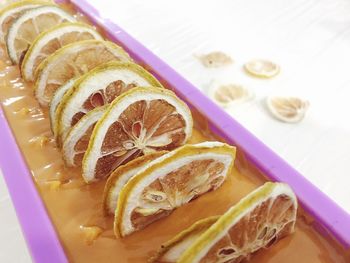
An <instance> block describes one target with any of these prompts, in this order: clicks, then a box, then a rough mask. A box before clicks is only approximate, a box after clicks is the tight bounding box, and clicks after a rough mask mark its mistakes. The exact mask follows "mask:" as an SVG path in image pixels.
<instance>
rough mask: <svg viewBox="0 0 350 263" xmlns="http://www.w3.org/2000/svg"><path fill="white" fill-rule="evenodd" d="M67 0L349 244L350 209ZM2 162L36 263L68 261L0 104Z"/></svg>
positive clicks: (119, 33)
mask: <svg viewBox="0 0 350 263" xmlns="http://www.w3.org/2000/svg"><path fill="white" fill-rule="evenodd" d="M57 2H64V1H57ZM70 2H71V3H72V4H73V5H74V6H75V7H76V8H77V10H78V11H80V12H82V13H83V14H84V15H86V16H87V17H88V18H89V19H90V20H91V22H92V23H94V24H95V25H96V26H98V27H101V28H102V29H104V31H105V33H106V35H107V37H108V38H109V39H110V40H112V41H115V42H116V43H118V44H119V45H121V46H122V47H123V48H124V49H125V50H126V51H127V52H129V54H130V56H131V57H133V59H134V60H135V61H136V62H138V63H139V64H141V65H143V66H146V67H147V69H148V70H150V71H151V72H152V73H153V74H154V75H155V76H156V77H157V78H158V79H159V80H160V81H162V82H163V83H167V84H168V85H169V86H170V87H171V88H172V89H173V90H174V91H175V92H176V94H177V95H178V96H179V97H180V98H182V99H183V100H184V101H185V102H186V103H187V104H188V105H189V106H190V107H191V108H192V109H195V110H196V111H198V112H200V114H202V115H203V116H205V118H206V119H207V121H208V124H209V129H210V130H211V131H213V133H214V134H216V135H218V136H219V137H221V138H223V139H225V140H226V141H227V142H228V143H230V144H233V145H236V146H237V147H238V149H239V152H240V153H241V154H244V156H245V158H247V160H248V161H249V162H250V163H252V164H253V165H254V166H255V167H256V168H257V169H258V170H260V171H261V172H262V173H263V174H264V175H266V176H267V177H268V178H269V180H271V181H280V182H286V183H288V184H289V185H290V186H291V187H292V188H293V189H294V191H295V193H296V194H297V196H298V199H299V202H300V203H301V205H302V206H303V208H304V209H305V210H306V211H307V212H308V213H309V214H310V215H311V216H313V217H314V218H315V219H316V221H317V226H318V230H319V231H321V232H323V234H324V235H329V234H330V235H331V236H333V237H334V238H336V239H337V240H338V241H339V242H340V243H341V244H342V245H344V246H345V247H346V248H350V232H349V231H346V230H350V215H349V214H347V213H346V212H345V211H344V210H343V209H341V208H340V207H339V206H337V204H335V203H334V202H333V201H332V200H331V199H329V198H328V197H327V196H326V195H325V194H323V193H322V192H321V191H319V190H318V189H317V188H316V187H315V186H314V185H313V184H311V183H310V182H309V181H308V180H306V179H305V178H304V177H303V176H302V175H301V174H299V173H298V172H297V171H296V170H295V169H293V168H292V167H291V166H289V165H288V164H287V163H286V162H285V161H284V160H282V159H281V158H280V157H279V156H277V155H276V154H275V153H274V152H273V151H272V150H270V149H269V148H268V147H267V146H265V145H264V144H263V143H262V142H261V141H259V140H258V139H257V138H256V137H254V136H253V135H252V134H251V133H250V132H249V131H247V130H246V129H245V128H244V127H242V126H241V125H240V124H239V123H237V122H236V121H235V120H234V119H232V117H230V116H229V115H228V114H227V113H225V112H224V111H223V110H222V109H220V108H219V107H218V106H217V105H216V104H214V103H213V102H212V101H211V100H210V99H208V98H207V97H206V96H205V95H203V94H202V93H201V92H200V91H199V90H198V89H197V88H195V87H194V86H193V85H192V84H191V83H189V82H188V81H187V80H185V79H184V78H182V77H181V76H180V75H179V74H178V73H177V72H175V71H174V70H173V69H172V68H171V67H169V66H168V65H167V64H166V63H164V62H163V61H162V60H161V59H159V58H158V57H157V56H155V55H154V54H153V53H152V52H151V51H149V50H148V49H147V48H145V47H144V46H143V45H142V44H141V43H139V42H138V41H137V40H135V39H134V38H133V37H131V36H130V35H129V34H128V33H126V32H125V31H124V30H123V29H121V28H120V27H119V26H118V25H116V24H114V23H113V22H112V21H110V20H109V19H104V18H102V17H101V15H100V14H99V12H98V11H97V10H96V9H94V7H93V6H91V5H90V4H89V3H88V2H87V1H86V0H71V1H70ZM0 167H1V169H2V171H3V174H4V177H5V181H6V183H7V186H8V189H9V192H10V195H11V198H12V201H13V204H14V206H15V209H16V212H17V216H18V218H19V221H20V224H21V227H22V231H23V233H24V236H25V239H26V241H27V244H28V247H29V249H30V252H31V255H32V258H33V260H34V261H35V262H37V263H46V262H51V263H55V262H60V263H61V262H68V260H67V258H66V255H65V252H64V249H63V247H62V245H61V243H60V241H59V238H58V235H57V233H56V231H55V228H54V226H53V224H52V222H51V220H50V217H49V215H48V214H47V212H46V208H45V205H44V203H43V201H42V199H41V197H40V195H39V193H38V191H37V188H36V186H35V183H34V181H33V179H32V174H31V173H30V171H29V169H28V167H27V164H26V162H25V160H24V158H23V156H22V153H21V151H20V149H19V147H18V145H17V144H16V140H15V138H14V136H13V134H12V131H11V128H10V126H9V124H8V122H7V120H6V117H5V115H4V112H3V110H2V109H1V107H0Z"/></svg>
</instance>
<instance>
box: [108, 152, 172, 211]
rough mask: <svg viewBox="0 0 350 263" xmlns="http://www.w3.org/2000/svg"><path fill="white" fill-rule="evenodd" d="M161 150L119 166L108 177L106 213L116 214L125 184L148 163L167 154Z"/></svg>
mask: <svg viewBox="0 0 350 263" xmlns="http://www.w3.org/2000/svg"><path fill="white" fill-rule="evenodd" d="M165 153H166V151H159V152H154V153H150V154H147V155H143V156H140V157H138V158H136V159H134V160H132V161H130V162H128V163H127V164H125V165H122V166H119V167H118V168H117V169H116V170H115V171H113V173H112V174H111V176H110V177H109V178H108V180H107V183H106V186H105V190H104V194H103V210H104V212H105V214H114V213H115V209H116V208H117V202H118V196H119V193H120V191H121V189H122V188H123V186H124V185H125V184H126V183H127V182H128V181H129V179H130V178H131V177H133V176H134V175H135V174H136V173H137V172H139V171H140V170H141V169H142V168H143V167H144V166H145V165H146V164H148V163H149V162H150V161H153V160H154V159H156V158H158V157H160V156H162V155H163V154H165Z"/></svg>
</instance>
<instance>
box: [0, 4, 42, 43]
mask: <svg viewBox="0 0 350 263" xmlns="http://www.w3.org/2000/svg"><path fill="white" fill-rule="evenodd" d="M45 4H47V2H45V1H37V0H27V1H26V0H24V1H20V2H16V3H12V4H9V5H7V6H6V7H5V8H3V9H2V10H1V11H0V42H1V43H5V36H6V35H7V32H8V30H9V27H10V26H11V24H12V23H13V21H15V20H16V19H17V18H18V17H19V16H20V15H21V14H22V13H23V12H24V11H26V10H28V9H31V8H34V7H38V6H41V5H45Z"/></svg>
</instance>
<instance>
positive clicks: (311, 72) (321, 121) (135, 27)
mask: <svg viewBox="0 0 350 263" xmlns="http://www.w3.org/2000/svg"><path fill="white" fill-rule="evenodd" d="M89 1H90V2H91V3H93V4H94V5H95V6H96V7H97V8H98V9H99V10H101V13H102V14H103V15H104V16H105V17H109V18H111V19H113V20H114V21H115V22H116V23H118V24H119V25H120V26H122V27H123V28H124V29H125V30H127V31H128V32H129V33H131V34H132V35H133V36H134V37H136V38H137V39H138V40H140V41H141V42H142V43H143V44H145V45H146V46H147V47H148V48H149V49H151V50H152V51H153V52H154V53H155V54H157V55H158V56H160V57H161V58H162V59H163V60H165V61H166V62H167V63H169V64H170V65H171V66H172V67H174V68H175V69H176V70H177V71H178V72H180V73H181V74H182V75H183V76H185V77H186V78H187V79H188V80H190V81H191V82H192V83H193V84H195V85H196V86H197V87H198V88H200V89H201V90H203V92H204V93H207V92H208V84H209V83H210V82H211V81H212V80H214V79H216V80H219V81H223V82H234V83H241V84H243V85H245V86H246V87H247V88H249V89H250V90H252V91H254V92H255V94H256V98H255V100H254V101H252V102H249V103H246V104H243V105H241V106H239V107H235V108H230V109H227V111H228V112H229V113H230V114H231V115H232V116H233V117H234V118H236V119H237V120H238V121H239V122H241V123H242V124H243V125H244V126H245V127H246V128H248V129H249V130H250V131H251V132H252V133H254V134H255V135H256V136H257V137H258V138H260V139H261V140H262V141H263V142H264V143H266V144H267V145H268V146H270V147H271V148H272V149H273V150H274V151H276V152H277V153H278V154H279V155H281V156H282V157H283V158H284V159H285V160H287V161H288V162H289V163H290V164H291V165H292V166H294V167H295V168H296V169H297V170H299V171H300V172H301V173H302V174H303V175H304V176H305V177H307V178H308V179H309V180H311V181H312V182H313V183H314V184H315V185H317V186H318V187H319V188H320V189H321V190H322V191H324V192H325V193H326V194H328V195H329V196H330V197H331V198H332V199H333V200H334V201H336V202H337V203H338V204H339V205H340V206H342V207H343V208H344V209H345V210H347V211H348V212H349V213H350V194H349V191H348V188H349V185H350V174H349V168H348V166H349V164H350V150H349V149H350V121H349V117H348V116H347V114H349V113H350V103H349V102H348V101H349V98H350V87H349V85H350V73H349V69H350V16H349V14H350V1H348V0H294V1H288V0H265V1H259V0H235V1H233V0H225V1H185V0H177V1H161V0H149V1H141V0H128V1H121V0H119V1H111V0H89ZM216 50H219V51H224V52H226V53H227V54H229V55H231V56H232V57H233V59H234V60H235V63H234V65H233V66H230V67H227V68H224V69H207V68H204V67H203V66H202V65H201V64H200V63H199V62H198V61H197V60H196V59H195V58H194V56H193V55H194V54H201V53H205V52H210V51H216ZM252 58H266V59H270V60H273V61H275V62H276V63H278V64H279V65H280V66H281V68H282V71H281V74H280V75H279V76H277V77H276V78H274V79H271V80H261V79H254V78H252V77H249V76H247V75H246V74H245V73H244V72H243V70H242V65H243V64H244V63H245V62H247V61H248V60H250V59H252ZM273 94H282V95H297V96H299V97H302V98H305V99H308V100H309V101H310V104H311V106H310V109H309V111H308V112H307V115H306V118H305V119H304V120H303V121H302V122H301V123H299V124H286V123H281V122H279V121H277V120H275V119H273V118H272V117H271V116H270V115H269V114H268V112H267V111H266V108H265V105H264V102H265V98H266V96H267V95H273ZM0 173H1V172H0ZM0 233H1V236H0V262H4V263H12V262H13V263H18V262H30V257H29V254H28V251H27V249H26V246H25V243H24V241H23V237H22V235H21V232H20V228H19V226H18V222H17V219H16V216H15V212H14V209H13V207H12V205H11V201H10V199H9V197H8V192H7V190H6V187H5V185H4V182H3V179H2V177H1V179H0Z"/></svg>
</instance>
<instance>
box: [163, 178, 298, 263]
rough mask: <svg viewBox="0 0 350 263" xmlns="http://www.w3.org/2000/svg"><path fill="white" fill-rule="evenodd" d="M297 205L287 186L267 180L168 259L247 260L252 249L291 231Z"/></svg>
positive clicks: (186, 262)
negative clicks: (178, 253)
mask: <svg viewBox="0 0 350 263" xmlns="http://www.w3.org/2000/svg"><path fill="white" fill-rule="evenodd" d="M297 206H298V204H297V199H296V197H295V194H294V193H293V191H292V190H291V188H290V187H289V186H288V185H286V184H283V183H266V184H265V185H263V186H262V187H260V188H258V189H257V190H255V191H253V192H252V193H250V194H249V195H248V196H246V197H245V198H243V199H242V200H241V201H240V202H239V203H238V204H236V205H235V206H233V207H231V208H230V209H229V210H228V211H227V212H226V213H225V214H224V215H223V216H221V217H220V218H219V219H218V220H217V221H216V222H215V223H214V224H213V225H212V226H210V227H209V229H208V230H207V231H205V232H204V233H203V234H202V235H200V236H199V237H198V238H197V239H196V240H195V241H194V242H193V243H192V244H189V245H188V248H187V249H186V251H185V252H184V253H183V254H182V255H178V257H179V258H178V259H176V261H169V262H178V263H190V262H191V263H192V262H232V263H234V262H241V261H242V260H244V259H249V257H250V256H251V254H252V253H254V252H255V251H257V250H259V249H261V248H268V247H269V246H271V245H272V244H273V243H274V242H276V241H277V240H279V239H281V238H283V237H284V236H286V235H288V234H290V233H292V232H293V231H294V225H295V221H296V213H297ZM162 262H163V261H162ZM165 262H168V261H165Z"/></svg>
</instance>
